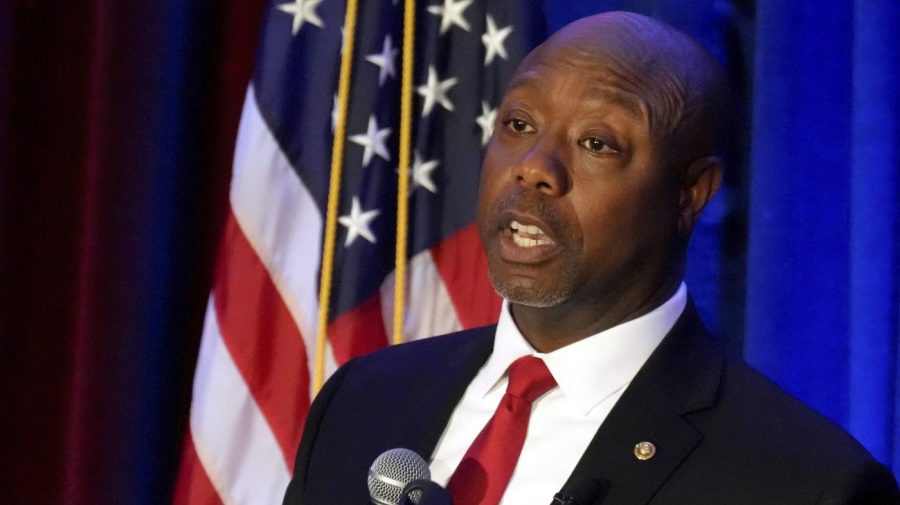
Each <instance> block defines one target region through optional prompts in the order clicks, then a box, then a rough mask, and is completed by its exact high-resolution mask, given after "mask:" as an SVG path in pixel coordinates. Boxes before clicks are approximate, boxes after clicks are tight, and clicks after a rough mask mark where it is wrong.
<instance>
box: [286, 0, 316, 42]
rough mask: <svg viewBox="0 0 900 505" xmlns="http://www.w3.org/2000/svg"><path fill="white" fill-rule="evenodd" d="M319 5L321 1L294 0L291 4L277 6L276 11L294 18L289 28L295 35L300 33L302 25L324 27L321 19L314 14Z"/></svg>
mask: <svg viewBox="0 0 900 505" xmlns="http://www.w3.org/2000/svg"><path fill="white" fill-rule="evenodd" d="M320 3H322V0H294V1H293V3H286V4H281V5H279V6H278V10H280V11H281V12H286V13H288V14H290V15H292V16H294V24H293V26H292V27H291V33H293V34H294V35H297V32H299V31H300V28H301V27H302V26H303V23H309V24H311V25H315V26H318V27H319V28H324V27H325V24H324V23H322V19H321V18H319V15H318V14H316V7H318V6H319V4H320Z"/></svg>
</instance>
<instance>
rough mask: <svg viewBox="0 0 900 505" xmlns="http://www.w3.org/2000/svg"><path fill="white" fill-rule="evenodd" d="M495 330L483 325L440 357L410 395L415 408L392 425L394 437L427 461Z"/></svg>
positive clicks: (485, 355)
mask: <svg viewBox="0 0 900 505" xmlns="http://www.w3.org/2000/svg"><path fill="white" fill-rule="evenodd" d="M495 329H496V327H495V326H486V327H482V328H475V329H473V330H469V331H468V332H467V333H469V334H470V338H468V339H467V341H466V342H465V344H463V345H461V346H459V347H458V348H455V349H454V350H453V351H451V352H450V353H449V354H448V355H446V356H441V358H440V359H441V362H440V363H439V364H437V365H436V366H435V369H434V373H431V374H428V377H427V378H425V377H423V381H422V382H421V383H420V385H419V387H417V389H416V391H414V392H412V393H411V395H410V399H411V402H410V405H414V406H415V407H413V409H412V410H411V411H410V412H407V413H406V414H407V415H406V416H404V417H403V418H402V419H400V420H399V422H398V423H397V424H395V426H396V427H397V429H398V432H397V433H396V436H397V437H398V439H401V440H404V441H405V443H407V444H408V447H409V448H410V449H412V450H414V451H416V452H417V453H419V454H421V455H422V456H423V457H424V458H426V459H429V457H430V456H431V453H432V452H434V448H435V447H436V446H437V443H438V440H439V439H440V437H441V434H442V433H443V432H444V428H445V427H446V426H447V423H448V422H449V420H450V415H451V414H452V413H453V409H454V408H455V407H456V404H457V403H459V400H460V399H461V398H462V396H463V394H464V393H465V391H466V388H467V387H468V385H469V383H470V382H472V379H473V378H474V377H475V375H476V374H477V373H478V370H479V369H480V368H481V366H482V365H483V364H484V362H485V361H486V360H487V358H488V356H490V354H491V351H492V350H493V347H494V331H495ZM426 380H427V382H426ZM410 413H411V414H412V415H409V414H410Z"/></svg>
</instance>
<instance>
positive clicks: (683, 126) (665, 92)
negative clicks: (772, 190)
mask: <svg viewBox="0 0 900 505" xmlns="http://www.w3.org/2000/svg"><path fill="white" fill-rule="evenodd" d="M539 55H540V57H544V58H547V57H548V56H557V55H558V56H560V57H568V58H569V59H571V60H572V61H574V62H577V64H578V65H583V66H597V67H601V68H603V69H604V70H605V72H604V75H605V76H606V78H607V79H609V80H610V81H611V82H608V83H600V84H612V85H614V86H616V87H618V88H620V89H623V90H626V91H628V92H629V93H631V94H633V95H635V96H638V97H640V101H641V102H642V103H641V107H642V109H643V113H644V114H645V115H646V120H647V122H648V126H649V128H650V132H651V134H652V135H653V137H654V139H655V140H656V141H657V142H658V143H659V146H660V147H661V148H663V149H665V150H666V151H667V152H668V153H669V155H670V156H671V161H672V162H675V163H679V164H684V163H690V162H691V161H692V160H694V159H697V158H700V157H702V156H709V155H712V154H715V152H716V150H717V142H718V141H719V137H721V135H722V129H723V125H722V123H723V116H724V111H725V110H726V109H727V100H726V89H727V86H726V83H725V78H724V75H723V72H722V69H721V67H720V66H719V65H718V63H717V62H716V61H715V59H714V58H713V57H712V56H711V55H710V54H709V53H708V52H707V51H706V50H704V49H703V48H702V47H701V46H700V45H699V44H698V43H697V42H695V41H694V40H693V39H691V38H690V37H688V36H687V35H685V34H683V33H682V32H680V31H678V30H676V29H674V28H672V27H671V26H669V25H667V24H665V23H662V22H660V21H657V20H655V19H653V18H649V17H647V16H642V15H640V14H635V13H631V12H608V13H603V14H598V15H595V16H591V17H587V18H582V19H579V20H577V21H575V22H573V23H571V24H569V25H567V26H566V27H564V28H563V29H561V30H560V31H558V32H557V33H555V34H554V35H553V36H552V37H550V38H549V39H548V40H547V41H546V42H544V43H543V44H542V45H541V46H540V47H538V48H537V49H535V50H534V51H532V53H531V54H530V55H529V56H528V57H527V58H526V59H525V60H524V61H523V62H522V64H521V66H520V67H519V71H517V76H518V75H519V73H520V72H521V71H522V69H527V68H528V67H529V62H530V60H532V59H534V58H538V57H539ZM513 82H515V78H514V81H513Z"/></svg>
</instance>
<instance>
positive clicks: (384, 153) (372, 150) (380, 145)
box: [350, 114, 391, 167]
mask: <svg viewBox="0 0 900 505" xmlns="http://www.w3.org/2000/svg"><path fill="white" fill-rule="evenodd" d="M390 134H391V129H390V128H384V129H382V130H379V129H378V121H377V120H376V119H375V115H374V114H373V115H371V116H369V126H368V128H367V129H366V133H360V134H359V135H354V136H352V137H350V141H351V142H354V143H356V144H359V145H361V146H363V147H365V148H366V150H365V151H363V166H364V167H365V166H368V165H369V162H370V161H372V155H373V154H377V155H378V156H381V158H382V159H384V160H385V161H390V159H391V153H389V152H388V150H387V146H386V145H384V143H385V141H386V140H387V138H388V136H389V135H390Z"/></svg>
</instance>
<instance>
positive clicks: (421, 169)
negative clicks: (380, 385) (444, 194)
mask: <svg viewBox="0 0 900 505" xmlns="http://www.w3.org/2000/svg"><path fill="white" fill-rule="evenodd" d="M438 164H439V162H438V160H428V161H423V160H422V155H421V154H419V151H415V152H414V153H413V166H412V188H410V190H409V192H410V193H412V192H413V191H415V190H416V188H418V187H422V188H425V189H427V190H428V191H431V192H432V193H437V186H435V185H434V181H433V180H431V172H434V169H435V168H437V166H438Z"/></svg>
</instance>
